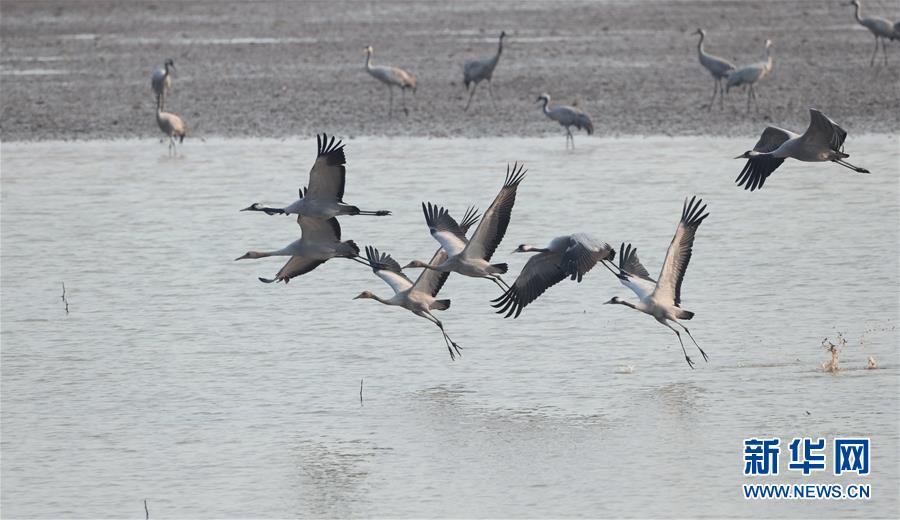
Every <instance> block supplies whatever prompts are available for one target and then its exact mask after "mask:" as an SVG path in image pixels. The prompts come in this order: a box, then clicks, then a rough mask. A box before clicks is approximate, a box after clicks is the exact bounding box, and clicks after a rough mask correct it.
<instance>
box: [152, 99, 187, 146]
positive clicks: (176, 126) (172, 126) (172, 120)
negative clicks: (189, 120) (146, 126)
mask: <svg viewBox="0 0 900 520" xmlns="http://www.w3.org/2000/svg"><path fill="white" fill-rule="evenodd" d="M156 124H157V125H159V129H160V130H162V133H164V134H166V135H167V136H168V137H169V155H174V154H176V153H177V152H178V150H177V148H176V147H175V138H176V137H177V138H178V142H179V143H183V142H184V136H185V134H186V133H187V132H186V130H185V128H184V121H182V120H181V118H180V117H178V116H176V115H175V114H172V113H170V112H163V111H162V108H161V107H160V106H159V104H157V106H156Z"/></svg>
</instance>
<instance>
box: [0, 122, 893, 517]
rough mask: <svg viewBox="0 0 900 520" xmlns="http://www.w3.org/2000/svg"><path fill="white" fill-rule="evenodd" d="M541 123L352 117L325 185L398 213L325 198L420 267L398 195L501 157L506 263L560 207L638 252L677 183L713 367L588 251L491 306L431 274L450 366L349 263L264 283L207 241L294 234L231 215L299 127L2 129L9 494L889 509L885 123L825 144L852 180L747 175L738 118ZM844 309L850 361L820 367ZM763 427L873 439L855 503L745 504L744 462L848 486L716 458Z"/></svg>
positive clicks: (673, 209) (889, 219)
mask: <svg viewBox="0 0 900 520" xmlns="http://www.w3.org/2000/svg"><path fill="white" fill-rule="evenodd" d="M563 142H564V141H563V138H562V137H561V136H560V137H554V138H544V139H479V140H462V139H461V140H426V139H422V140H415V139H396V140H390V139H372V138H361V139H352V140H349V142H348V146H347V157H348V183H347V191H346V196H345V198H346V200H347V201H348V202H350V203H355V204H358V205H359V206H361V207H363V208H364V209H381V208H386V209H391V210H393V211H394V212H395V215H394V216H392V217H385V218H374V217H350V218H344V219H342V221H341V225H342V227H343V230H344V238H345V239H346V238H352V239H354V240H356V241H357V242H358V243H360V244H361V245H364V244H374V245H376V246H378V247H380V248H381V249H383V250H386V251H389V252H391V253H392V254H393V255H394V256H395V257H396V258H397V259H398V260H400V261H401V263H405V262H407V261H408V260H410V259H413V258H420V259H427V258H428V257H429V256H430V254H431V253H432V252H433V250H434V248H435V242H434V241H433V240H432V239H431V237H430V236H429V235H428V233H427V229H426V227H425V226H424V222H423V218H422V214H421V210H420V209H419V203H420V201H422V200H433V201H437V202H440V203H443V204H446V205H448V207H449V208H450V209H451V211H453V212H454V213H455V214H457V215H459V214H461V212H462V210H463V209H464V208H465V206H466V205H468V204H470V203H476V204H478V205H479V206H480V207H481V208H482V209H484V208H486V206H487V205H488V204H489V202H490V200H491V198H492V197H493V196H494V194H495V193H496V191H497V189H498V188H499V186H500V184H501V183H502V180H503V174H504V172H505V169H506V162H507V161H510V162H512V161H516V160H519V161H522V160H524V161H526V164H527V166H528V168H529V173H528V176H527V178H526V180H525V181H524V182H523V184H522V186H521V187H520V190H519V196H518V200H517V203H516V207H515V210H514V214H513V219H512V224H511V226H510V228H509V232H508V233H507V236H506V239H505V240H504V242H503V244H502V245H501V247H500V248H499V250H498V254H497V255H496V256H495V258H496V259H497V261H509V263H510V265H511V269H512V271H514V272H518V270H519V269H520V267H521V266H522V265H523V264H524V262H525V260H526V259H527V258H526V257H525V256H524V255H523V256H520V255H512V254H509V251H511V250H512V249H513V248H514V247H515V246H516V245H517V244H519V243H523V242H530V243H535V244H538V245H542V244H544V243H545V242H547V241H548V240H549V239H551V238H552V237H554V236H556V235H559V234H564V233H571V232H578V231H584V232H589V233H591V234H594V235H595V236H597V237H598V238H600V239H602V240H605V241H608V242H610V243H612V244H616V245H618V244H619V242H621V241H625V240H627V241H631V242H633V243H634V244H636V245H637V247H638V248H639V250H640V253H641V259H642V260H643V262H644V264H645V265H646V266H647V268H648V269H649V270H650V271H651V273H654V274H655V273H656V272H658V269H659V266H660V265H661V263H662V260H663V257H664V255H665V249H666V247H667V246H668V243H669V241H670V240H671V236H672V232H673V231H674V229H675V226H676V224H677V221H678V217H679V215H680V212H681V205H682V201H683V199H684V197H686V196H689V195H692V194H698V195H700V196H702V197H703V198H704V200H706V201H707V202H708V204H709V211H710V217H709V218H708V219H707V220H706V221H705V222H704V224H703V225H702V226H701V227H700V230H699V232H698V234H697V240H696V244H695V248H694V256H693V261H692V263H691V265H690V269H689V270H688V273H687V277H686V280H685V282H684V288H683V293H684V306H685V308H687V309H690V310H692V311H694V312H695V313H696V317H695V318H694V320H693V321H692V322H691V323H690V325H691V330H692V332H693V333H694V336H695V337H696V338H697V341H698V342H700V344H701V345H702V346H703V347H704V349H705V350H706V351H707V353H709V355H710V362H709V363H708V364H707V363H703V362H702V360H700V356H699V355H694V358H695V360H699V361H700V362H699V363H698V366H697V369H696V370H690V369H689V368H688V367H687V365H686V363H685V362H684V359H683V357H682V354H681V352H680V348H679V347H678V343H677V340H676V338H675V337H673V334H672V333H671V332H670V331H668V330H667V329H665V328H663V327H661V326H660V325H658V324H656V323H655V322H654V321H653V320H652V319H650V318H649V317H647V316H643V315H640V314H639V313H636V312H634V311H632V310H630V309H627V308H624V307H620V306H602V305H600V304H601V302H603V301H606V300H607V299H609V298H610V297H611V296H613V295H618V296H620V297H626V298H631V296H632V295H631V294H630V293H629V291H628V290H627V289H626V288H624V287H622V286H620V285H619V284H618V282H617V281H616V280H615V279H614V278H613V277H612V276H611V275H609V273H608V272H606V271H605V270H603V269H602V268H600V267H597V268H596V269H595V270H594V271H592V272H591V273H590V274H589V275H588V276H587V277H586V279H585V281H584V282H583V283H582V284H580V285H578V284H575V283H571V282H565V283H562V284H560V285H558V286H556V287H553V288H552V289H550V290H549V291H548V292H547V293H546V294H545V295H544V296H543V297H542V298H541V299H539V300H538V301H537V302H535V303H534V304H532V305H531V306H529V307H528V308H527V309H525V312H524V313H523V315H522V317H521V318H520V319H518V320H503V319H501V318H500V317H499V316H497V315H495V314H493V313H492V312H491V308H490V307H488V306H487V300H489V299H490V298H493V297H495V296H496V295H497V292H498V291H497V290H496V288H495V287H494V286H493V285H492V284H491V283H489V282H487V281H484V280H474V279H463V278H460V277H458V276H453V277H451V278H450V280H449V281H448V283H447V285H446V286H445V288H444V289H443V291H442V293H441V295H442V296H444V297H449V298H452V299H453V306H452V308H451V309H450V310H449V311H447V312H444V313H443V314H442V316H441V318H442V319H443V320H444V323H445V325H446V327H447V330H448V332H449V333H450V334H451V335H452V336H454V338H455V339H456V340H457V341H458V342H459V343H460V344H461V345H462V347H463V349H464V351H463V354H464V355H463V357H462V359H460V360H458V361H457V362H451V361H450V360H449V358H448V355H447V352H446V349H445V348H444V346H443V343H442V341H441V338H440V335H439V333H438V331H437V330H436V328H435V327H433V326H432V325H431V324H429V323H428V322H426V321H425V320H423V319H420V318H417V317H415V316H413V315H411V314H408V313H407V312H406V311H403V310H401V309H395V308H387V307H384V306H381V305H379V304H377V303H375V302H372V301H368V300H356V301H354V300H352V298H353V297H354V296H356V295H357V294H358V293H359V292H361V291H363V290H367V289H368V290H372V291H374V292H376V293H378V294H380V295H382V296H387V295H389V294H390V288H389V287H387V286H386V285H385V284H384V283H383V282H382V281H381V280H380V279H378V278H377V277H375V276H374V275H373V274H372V273H371V272H370V271H368V270H366V269H365V268H363V267H362V266H360V265H357V264H355V263H352V262H348V261H345V260H334V261H331V262H328V263H326V264H324V265H323V266H321V267H319V268H318V269H317V270H315V271H313V272H312V273H310V274H307V275H305V276H303V277H301V278H297V279H295V280H294V281H293V282H291V283H290V284H289V285H286V286H285V285H263V284H260V283H259V282H258V281H257V280H256V277H257V276H271V275H273V274H274V273H275V272H276V271H277V270H278V269H279V268H280V266H281V265H282V263H283V260H279V259H265V260H259V261H242V262H234V261H233V259H234V258H236V257H237V256H239V255H241V254H242V253H244V252H245V251H247V250H248V249H270V248H271V249H274V248H278V247H281V246H283V245H285V244H287V243H288V242H290V241H291V240H293V239H295V238H296V237H297V236H299V229H298V228H297V227H296V225H295V223H294V221H293V219H290V218H286V217H279V216H266V215H263V214H248V213H240V212H238V211H237V210H238V209H240V208H242V207H244V206H246V205H248V204H249V203H251V202H254V201H263V202H273V203H274V202H289V201H291V200H293V198H294V197H293V195H294V194H295V193H296V189H297V187H298V186H299V184H300V183H301V182H306V172H307V170H308V168H309V166H310V164H311V158H312V154H313V152H314V144H313V142H312V141H311V140H310V139H302V140H301V139H288V140H283V141H278V140H264V141H250V140H247V141H241V140H216V139H211V140H208V141H206V142H198V141H191V140H189V141H188V142H187V143H186V144H185V145H184V147H183V156H182V157H180V158H176V159H171V158H168V157H166V149H165V146H163V145H160V144H158V143H157V142H155V141H140V142H139V141H120V142H87V143H58V142H46V143H34V144H25V143H13V144H4V145H3V149H2V335H0V338H2V452H3V464H2V481H3V486H2V503H3V514H4V516H6V517H36V516H40V517H59V516H77V517H93V516H103V517H134V516H136V515H142V514H143V511H142V509H143V505H142V503H141V501H142V500H143V499H145V498H146V499H147V500H148V502H149V507H150V514H151V516H153V517H156V518H161V517H234V516H253V517H287V516H333V517H343V516H363V515H366V516H394V517H396V516H457V517H458V516H533V517H537V516H609V515H616V516H670V515H674V516H711V517H719V516H792V517H809V518H819V517H822V516H838V517H847V516H864V517H872V516H893V517H896V516H897V512H898V502H897V500H898V499H897V493H896V490H897V489H898V486H900V481H898V464H900V463H898V452H900V449H898V448H900V435H898V420H900V417H898V395H900V389H898V356H897V346H898V344H900V331H898V328H897V327H898V309H900V303H898V292H897V288H898V285H900V283H898V257H900V231H898V219H900V211H898V195H900V181H898V179H900V175H898V140H897V138H896V137H888V136H864V137H851V139H850V140H849V141H848V142H847V151H848V152H849V153H850V154H852V158H851V160H854V162H856V163H858V164H860V165H862V166H865V167H867V168H869V169H870V170H872V171H873V172H874V173H873V174H872V175H870V176H864V175H859V174H854V173H851V172H849V171H847V170H844V169H843V168H840V167H839V166H837V165H833V164H826V165H821V164H819V165H815V164H812V165H811V164H800V163H792V162H788V163H786V164H785V165H784V166H782V167H781V168H780V169H779V170H778V171H777V172H776V173H775V174H774V175H773V176H772V177H771V178H770V179H769V182H768V184H767V185H766V187H765V188H764V189H763V190H762V191H761V192H756V193H748V192H745V191H743V190H741V189H738V188H736V187H735V186H734V185H733V180H734V177H735V175H736V174H737V172H738V171H739V170H740V167H741V162H740V161H734V160H731V159H728V158H729V157H733V156H735V155H737V154H739V153H741V152H742V151H744V150H745V149H747V148H748V146H749V145H752V143H753V139H752V138H751V139H745V140H726V139H710V138H680V139H669V138H647V139H645V138H623V139H590V138H584V137H582V136H578V137H577V146H578V148H577V149H576V150H575V151H574V152H566V151H565V150H564V148H563ZM509 278H510V279H511V278H512V277H509ZM62 282H65V285H66V289H67V298H68V302H69V311H70V313H69V314H68V315H66V313H65V311H64V307H63V302H62V301H61V299H60V293H61V283H62ZM839 331H840V332H842V333H843V335H844V337H846V338H847V339H848V344H847V346H846V347H845V349H844V350H843V352H842V354H841V366H842V367H843V368H844V369H845V370H844V371H842V372H841V373H839V374H837V375H832V374H827V373H823V372H822V370H821V367H820V365H821V363H822V362H823V361H825V360H826V359H827V358H828V357H829V355H828V354H827V353H826V352H825V351H824V350H823V348H822V347H821V345H820V344H821V342H822V339H823V338H825V337H829V338H832V339H835V337H836V336H837V334H838V332H839ZM693 352H694V353H695V352H696V350H693ZM869 356H872V357H874V358H875V359H876V360H877V362H878V364H879V369H878V370H864V369H863V367H864V366H865V364H866V359H867V358H868V357H869ZM627 366H630V367H633V371H632V372H631V373H621V372H627V370H624V369H623V368H624V367H627ZM361 379H362V380H364V384H363V399H364V402H363V404H362V405H361V404H360V395H359V392H360V380H361ZM768 435H778V436H780V437H781V438H782V439H790V438H791V437H795V436H805V435H808V436H824V437H828V439H829V440H830V439H831V438H833V437H834V436H836V435H844V436H848V435H866V436H871V437H872V442H873V455H872V457H873V458H872V469H873V473H872V475H871V476H869V477H868V478H867V479H865V482H868V483H871V484H872V490H873V495H874V498H873V499H872V500H870V501H825V502H817V501H794V502H787V501H781V502H748V501H745V500H744V499H743V498H741V494H740V486H741V484H745V483H752V482H759V481H764V482H772V483H807V482H838V483H844V484H847V483H851V482H856V481H857V480H854V479H853V478H846V476H842V477H834V476H831V472H830V467H829V471H828V472H827V474H817V475H815V476H813V477H805V478H804V477H800V476H797V475H794V474H793V472H789V471H785V470H784V467H785V465H786V461H785V460H782V475H781V476H778V477H771V478H770V479H768V480H757V481H753V480H751V479H747V478H745V477H743V475H742V473H741V472H742V468H743V466H742V442H743V439H744V438H747V437H752V436H768ZM782 450H783V451H784V452H786V451H787V449H786V445H784V446H782ZM783 457H784V455H783Z"/></svg>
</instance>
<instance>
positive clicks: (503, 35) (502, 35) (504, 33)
mask: <svg viewBox="0 0 900 520" xmlns="http://www.w3.org/2000/svg"><path fill="white" fill-rule="evenodd" d="M503 38H506V31H500V39H501V40H502V39H503Z"/></svg>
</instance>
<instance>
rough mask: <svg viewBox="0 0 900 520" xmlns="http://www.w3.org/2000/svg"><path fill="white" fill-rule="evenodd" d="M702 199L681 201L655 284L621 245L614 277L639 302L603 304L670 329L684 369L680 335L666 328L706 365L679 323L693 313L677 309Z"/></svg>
mask: <svg viewBox="0 0 900 520" xmlns="http://www.w3.org/2000/svg"><path fill="white" fill-rule="evenodd" d="M701 204H703V200H702V199H697V197H691V200H690V202H688V201H687V199H685V201H684V208H683V209H682V211H681V222H679V223H678V228H676V230H675V236H674V237H673V238H672V243H671V244H669V249H668V251H667V252H666V259H665V261H664V262H663V267H662V270H661V271H660V273H659V280H658V281H656V280H654V279H653V278H650V273H648V272H647V269H645V268H644V266H643V265H641V262H640V260H638V257H637V250H636V249H634V248H632V247H631V244H627V245H626V244H622V246H621V249H620V250H619V266H618V267H619V269H618V271H619V272H618V273H617V274H616V276H617V277H618V279H619V281H620V282H622V285H624V286H625V287H628V288H629V289H631V290H632V291H633V292H634V294H636V295H637V297H638V298H639V299H640V301H639V302H638V303H631V302H629V301H625V300H621V299H619V297H618V296H613V297H612V299H610V300H609V301H607V302H604V304H618V305H624V306H626V307H631V308H632V309H635V310H638V311H641V312H643V313H644V314H648V315H650V316H653V318H654V319H656V321H657V322H659V323H660V324H662V325H664V326H666V327H667V328H669V329H671V330H672V332H674V333H675V335H676V336H678V342H679V343H680V344H681V351H682V352H684V359H685V360H686V361H687V363H688V366H689V367H691V368H694V362H693V361H691V358H690V357H689V356H688V355H687V351H686V350H685V349H684V342H683V341H681V333H679V332H678V330H676V329H675V327H673V326H671V325H669V323H668V322H672V323H675V324H676V325H678V326H679V327H681V328H682V329H684V331H685V332H687V334H688V336H689V337H690V338H691V341H693V342H694V345H696V347H697V349H699V350H700V354H702V355H703V359H704V361H709V357H707V355H706V352H703V349H702V348H700V345H697V341H696V340H695V339H694V336H692V335H691V331H689V330H688V329H687V327H685V326H684V325H683V324H682V323H681V322H680V321H679V320H689V319H691V318H693V317H694V313H693V312H690V311H686V310H684V309H682V308H681V283H682V281H684V273H685V271H687V266H688V263H689V262H690V260H691V254H692V250H693V246H694V234H695V233H696V232H697V228H698V227H699V226H700V224H701V223H702V222H703V220H704V219H705V218H706V217H708V216H709V213H704V211H705V210H706V205H703V206H702V207H701Z"/></svg>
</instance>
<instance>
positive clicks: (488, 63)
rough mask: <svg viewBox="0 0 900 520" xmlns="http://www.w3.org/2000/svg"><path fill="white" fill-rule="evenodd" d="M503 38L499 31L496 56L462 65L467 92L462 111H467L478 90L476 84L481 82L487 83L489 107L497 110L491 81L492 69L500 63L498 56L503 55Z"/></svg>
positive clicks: (503, 34)
mask: <svg viewBox="0 0 900 520" xmlns="http://www.w3.org/2000/svg"><path fill="white" fill-rule="evenodd" d="M505 37H506V31H500V41H499V43H498V44H497V53H496V54H494V55H492V56H484V57H482V58H478V59H474V60H469V61H467V62H465V64H463V85H465V87H466V91H467V92H469V99H468V101H466V108H464V109H463V110H469V105H470V104H471V103H472V97H473V96H474V95H475V90H476V89H477V88H478V83H480V82H481V81H487V84H488V95H490V98H491V105H493V107H494V108H497V105H496V104H495V103H494V89H493V86H492V85H493V82H492V80H493V77H494V69H496V68H497V63H498V62H499V61H500V55H501V54H502V53H503V38H505ZM469 85H471V86H472V88H471V89H469Z"/></svg>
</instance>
